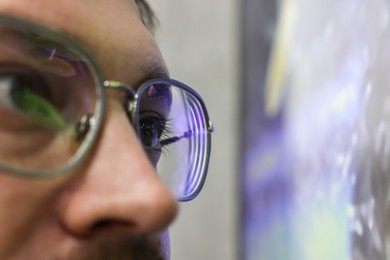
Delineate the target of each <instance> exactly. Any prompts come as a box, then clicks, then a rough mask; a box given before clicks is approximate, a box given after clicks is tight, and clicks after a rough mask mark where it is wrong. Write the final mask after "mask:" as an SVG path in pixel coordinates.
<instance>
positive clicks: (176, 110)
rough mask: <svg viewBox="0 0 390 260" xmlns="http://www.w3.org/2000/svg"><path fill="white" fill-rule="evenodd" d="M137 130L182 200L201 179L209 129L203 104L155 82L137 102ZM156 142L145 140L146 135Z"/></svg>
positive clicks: (148, 151) (184, 90) (144, 89)
mask: <svg viewBox="0 0 390 260" xmlns="http://www.w3.org/2000/svg"><path fill="white" fill-rule="evenodd" d="M137 113H138V118H139V122H138V133H139V135H140V138H141V141H142V142H143V144H144V147H145V150H146V152H147V153H148V154H149V157H150V158H151V160H152V162H153V163H154V164H155V165H156V168H157V172H158V174H159V175H160V177H161V179H162V180H163V181H164V182H165V183H166V184H167V185H168V186H169V187H170V188H171V190H172V191H173V192H174V194H175V195H176V196H177V197H179V198H182V199H186V198H188V197H190V196H193V194H194V193H195V192H197V189H198V188H199V186H200V185H201V182H202V181H203V173H204V171H205V167H206V163H207V162H206V161H205V158H206V157H207V156H206V154H207V152H208V148H209V144H208V131H207V124H206V119H205V115H204V111H203V108H202V106H201V105H200V103H199V100H198V98H197V97H195V96H194V95H193V94H192V93H191V92H189V91H187V90H186V89H184V88H182V87H181V86H175V85H172V84H167V83H164V82H163V81H161V82H156V83H155V84H153V85H148V86H145V87H143V89H142V90H141V93H140V99H139V102H138V108H137ZM145 129H148V131H147V133H148V135H146V136H148V138H149V139H150V138H152V137H153V140H158V142H153V145H152V146H151V145H150V144H151V142H148V140H149V139H148V138H145Z"/></svg>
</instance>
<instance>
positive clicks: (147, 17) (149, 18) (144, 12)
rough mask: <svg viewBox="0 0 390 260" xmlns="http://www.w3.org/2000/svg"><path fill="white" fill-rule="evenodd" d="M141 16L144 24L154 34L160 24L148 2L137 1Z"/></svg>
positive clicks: (143, 0)
mask: <svg viewBox="0 0 390 260" xmlns="http://www.w3.org/2000/svg"><path fill="white" fill-rule="evenodd" d="M135 3H136V4H137V6H138V9H139V12H140V14H141V20H142V22H143V24H144V25H145V26H146V27H147V28H148V29H149V30H150V31H151V32H152V33H153V32H154V30H155V29H156V25H157V24H158V20H157V17H156V15H155V14H154V12H153V10H152V8H151V7H150V5H149V4H148V3H147V2H146V0H135Z"/></svg>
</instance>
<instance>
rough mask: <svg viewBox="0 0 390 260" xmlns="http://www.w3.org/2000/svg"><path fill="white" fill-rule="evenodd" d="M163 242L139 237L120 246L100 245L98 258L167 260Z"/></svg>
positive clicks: (112, 259) (98, 259) (111, 259)
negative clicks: (162, 246) (162, 245)
mask: <svg viewBox="0 0 390 260" xmlns="http://www.w3.org/2000/svg"><path fill="white" fill-rule="evenodd" d="M162 251H163V250H162V248H161V243H160V242H159V241H156V240H155V239H146V238H142V239H137V240H136V241H132V242H131V243H125V244H122V245H121V246H120V247H119V248H118V247H109V248H108V247H103V246H100V247H99V248H97V250H96V251H95V252H96V254H97V257H98V258H97V259H96V260H165V259H166V258H165V257H164V256H163V255H162Z"/></svg>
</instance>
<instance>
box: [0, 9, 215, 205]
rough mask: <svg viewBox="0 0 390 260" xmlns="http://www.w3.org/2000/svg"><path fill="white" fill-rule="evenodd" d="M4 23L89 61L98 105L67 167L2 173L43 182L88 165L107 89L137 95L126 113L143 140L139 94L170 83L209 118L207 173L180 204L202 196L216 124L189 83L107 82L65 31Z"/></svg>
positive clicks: (4, 19)
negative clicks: (139, 125)
mask: <svg viewBox="0 0 390 260" xmlns="http://www.w3.org/2000/svg"><path fill="white" fill-rule="evenodd" d="M2 24H3V25H6V26H11V27H16V28H17V27H20V28H22V29H23V30H28V31H31V32H39V33H40V34H42V35H45V36H47V38H49V39H51V40H55V41H56V42H58V43H60V44H61V45H62V46H66V47H70V49H71V50H72V51H74V52H76V53H77V54H79V55H80V58H84V59H86V60H85V64H86V65H87V66H88V68H89V71H90V72H91V73H90V74H91V77H93V80H94V83H95V90H96V98H95V101H96V104H95V110H94V114H93V117H92V118H90V119H89V121H88V124H89V126H91V129H89V130H88V133H87V135H86V137H85V138H84V140H83V144H82V145H81V146H80V148H79V149H78V150H77V152H76V153H75V154H74V155H73V156H72V157H71V158H70V160H69V161H68V162H67V163H66V164H65V165H63V166H62V167H59V168H55V169H51V170H29V169H23V168H17V167H12V166H5V165H1V164H0V171H1V172H3V171H4V172H6V174H10V175H13V176H18V177H24V178H30V179H43V178H46V179H48V178H54V177H58V176H61V175H66V174H67V173H70V172H72V171H74V170H75V169H76V168H78V167H80V165H81V164H82V163H83V162H84V160H85V159H86V158H87V157H88V156H89V155H90V152H91V150H92V149H93V146H94V144H95V142H96V139H97V137H98V135H99V131H100V129H101V128H102V126H103V118H104V115H105V111H106V94H105V91H106V90H107V89H118V90H123V91H126V92H127V93H130V94H131V95H132V96H133V98H132V99H131V100H130V104H129V106H128V108H129V110H130V111H125V112H126V113H128V112H129V113H130V115H131V118H130V120H129V121H130V123H131V125H132V127H133V129H134V130H135V131H136V132H137V138H138V140H139V138H140V137H139V133H138V130H137V129H136V123H135V122H137V121H136V108H137V106H138V101H139V93H141V92H142V91H143V89H144V88H146V87H148V86H151V85H153V84H169V85H174V86H177V87H179V88H181V89H183V90H185V91H187V92H189V93H190V94H191V95H193V96H194V97H195V98H196V99H197V102H199V105H200V106H201V108H202V111H203V114H204V117H205V122H206V124H207V125H206V131H207V137H206V138H207V148H206V149H207V150H206V158H205V163H204V167H203V172H202V173H201V178H200V181H199V182H198V183H197V186H196V188H195V189H194V191H193V192H192V193H191V194H190V195H189V196H186V197H181V198H179V201H183V202H184V201H190V200H192V199H194V198H195V197H196V196H197V195H198V194H199V193H200V191H201V189H202V187H203V185H204V182H205V179H206V176H207V170H208V165H209V159H210V151H211V133H212V132H214V124H213V123H212V121H211V120H210V117H209V114H208V111H207V108H206V105H205V102H204V100H203V99H202V97H201V96H200V95H199V94H198V93H197V92H196V91H195V90H193V89H192V88H191V87H189V86H187V85H186V84H184V83H182V82H180V81H177V80H174V79H171V78H155V79H151V80H148V81H146V82H144V83H142V84H141V85H140V86H139V87H137V88H135V89H134V88H132V87H131V86H130V85H128V84H125V83H122V82H120V81H114V80H104V79H103V76H102V73H101V71H100V68H99V66H98V64H97V63H96V61H95V59H94V58H93V56H92V55H90V53H89V52H88V51H87V50H86V49H84V48H83V47H82V46H81V45H80V44H79V43H78V42H77V41H76V40H74V39H73V38H71V37H70V36H67V35H66V34H64V33H63V32H59V31H56V30H54V29H52V28H49V27H47V26H44V25H41V24H38V23H35V22H31V21H28V20H23V19H20V18H17V17H14V16H9V15H5V14H1V13H0V25H2ZM81 120H82V119H81Z"/></svg>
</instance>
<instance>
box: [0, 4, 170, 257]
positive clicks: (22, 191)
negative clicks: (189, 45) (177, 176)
mask: <svg viewBox="0 0 390 260" xmlns="http://www.w3.org/2000/svg"><path fill="white" fill-rule="evenodd" d="M0 13H2V14H7V15H12V16H16V17H19V18H21V19H26V20H31V21H34V22H36V23H40V24H42V25H45V26H47V27H51V28H53V29H55V30H59V31H63V32H65V33H66V34H68V35H70V36H71V37H73V38H74V39H76V40H77V41H78V42H79V43H80V44H81V45H83V46H84V48H85V49H87V50H88V51H89V52H90V53H91V55H92V56H93V57H94V58H95V60H96V62H97V63H98V65H99V67H100V69H101V71H102V73H103V76H104V78H105V79H112V80H117V81H121V82H125V83H127V84H129V85H131V86H138V85H139V83H141V82H143V81H145V80H146V79H149V78H153V77H155V76H156V75H155V74H156V73H157V74H158V75H157V76H161V73H164V71H165V65H164V62H163V60H162V57H161V55H160V53H159V50H158V48H157V46H156V44H155V42H154V40H153V38H152V37H151V35H150V34H149V32H148V31H147V29H146V28H145V27H144V26H143V24H142V22H141V20H140V17H139V14H138V10H137V6H136V4H135V3H134V2H133V0H103V1H96V0H83V1H77V0H34V1H31V0H0ZM106 103H107V104H106V105H107V109H106V113H105V117H104V122H103V126H102V129H101V132H100V135H99V137H98V140H97V142H96V144H95V146H94V149H93V151H92V152H91V153H90V155H89V157H88V159H87V160H86V162H84V163H83V164H82V166H81V167H79V168H78V169H77V170H76V172H72V173H70V174H68V175H66V176H62V177H56V178H52V179H46V180H39V179H36V180H33V179H23V178H18V177H13V176H11V175H8V174H0V225H1V229H0V259H48V260H49V259H161V258H162V257H164V256H166V255H168V254H169V249H168V248H167V247H168V246H169V245H168V242H167V240H168V237H167V234H166V232H164V231H163V230H164V229H165V228H166V227H167V226H168V224H169V223H170V222H171V221H172V220H173V218H174V217H175V215H176V210H177V205H176V200H175V199H174V198H173V196H172V195H171V193H170V191H169V190H168V189H167V188H166V187H165V186H164V185H163V184H162V183H161V182H160V180H159V179H158V177H157V175H156V173H155V170H154V168H153V166H152V165H151V163H150V161H149V159H148V157H147V156H146V155H145V153H144V151H143V148H142V146H141V145H140V144H139V142H138V140H137V137H136V134H135V132H134V130H133V128H132V126H131V124H129V121H128V119H127V116H126V114H125V112H124V111H123V108H122V105H121V101H120V98H118V96H117V94H116V92H110V91H108V92H107V101H106Z"/></svg>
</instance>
